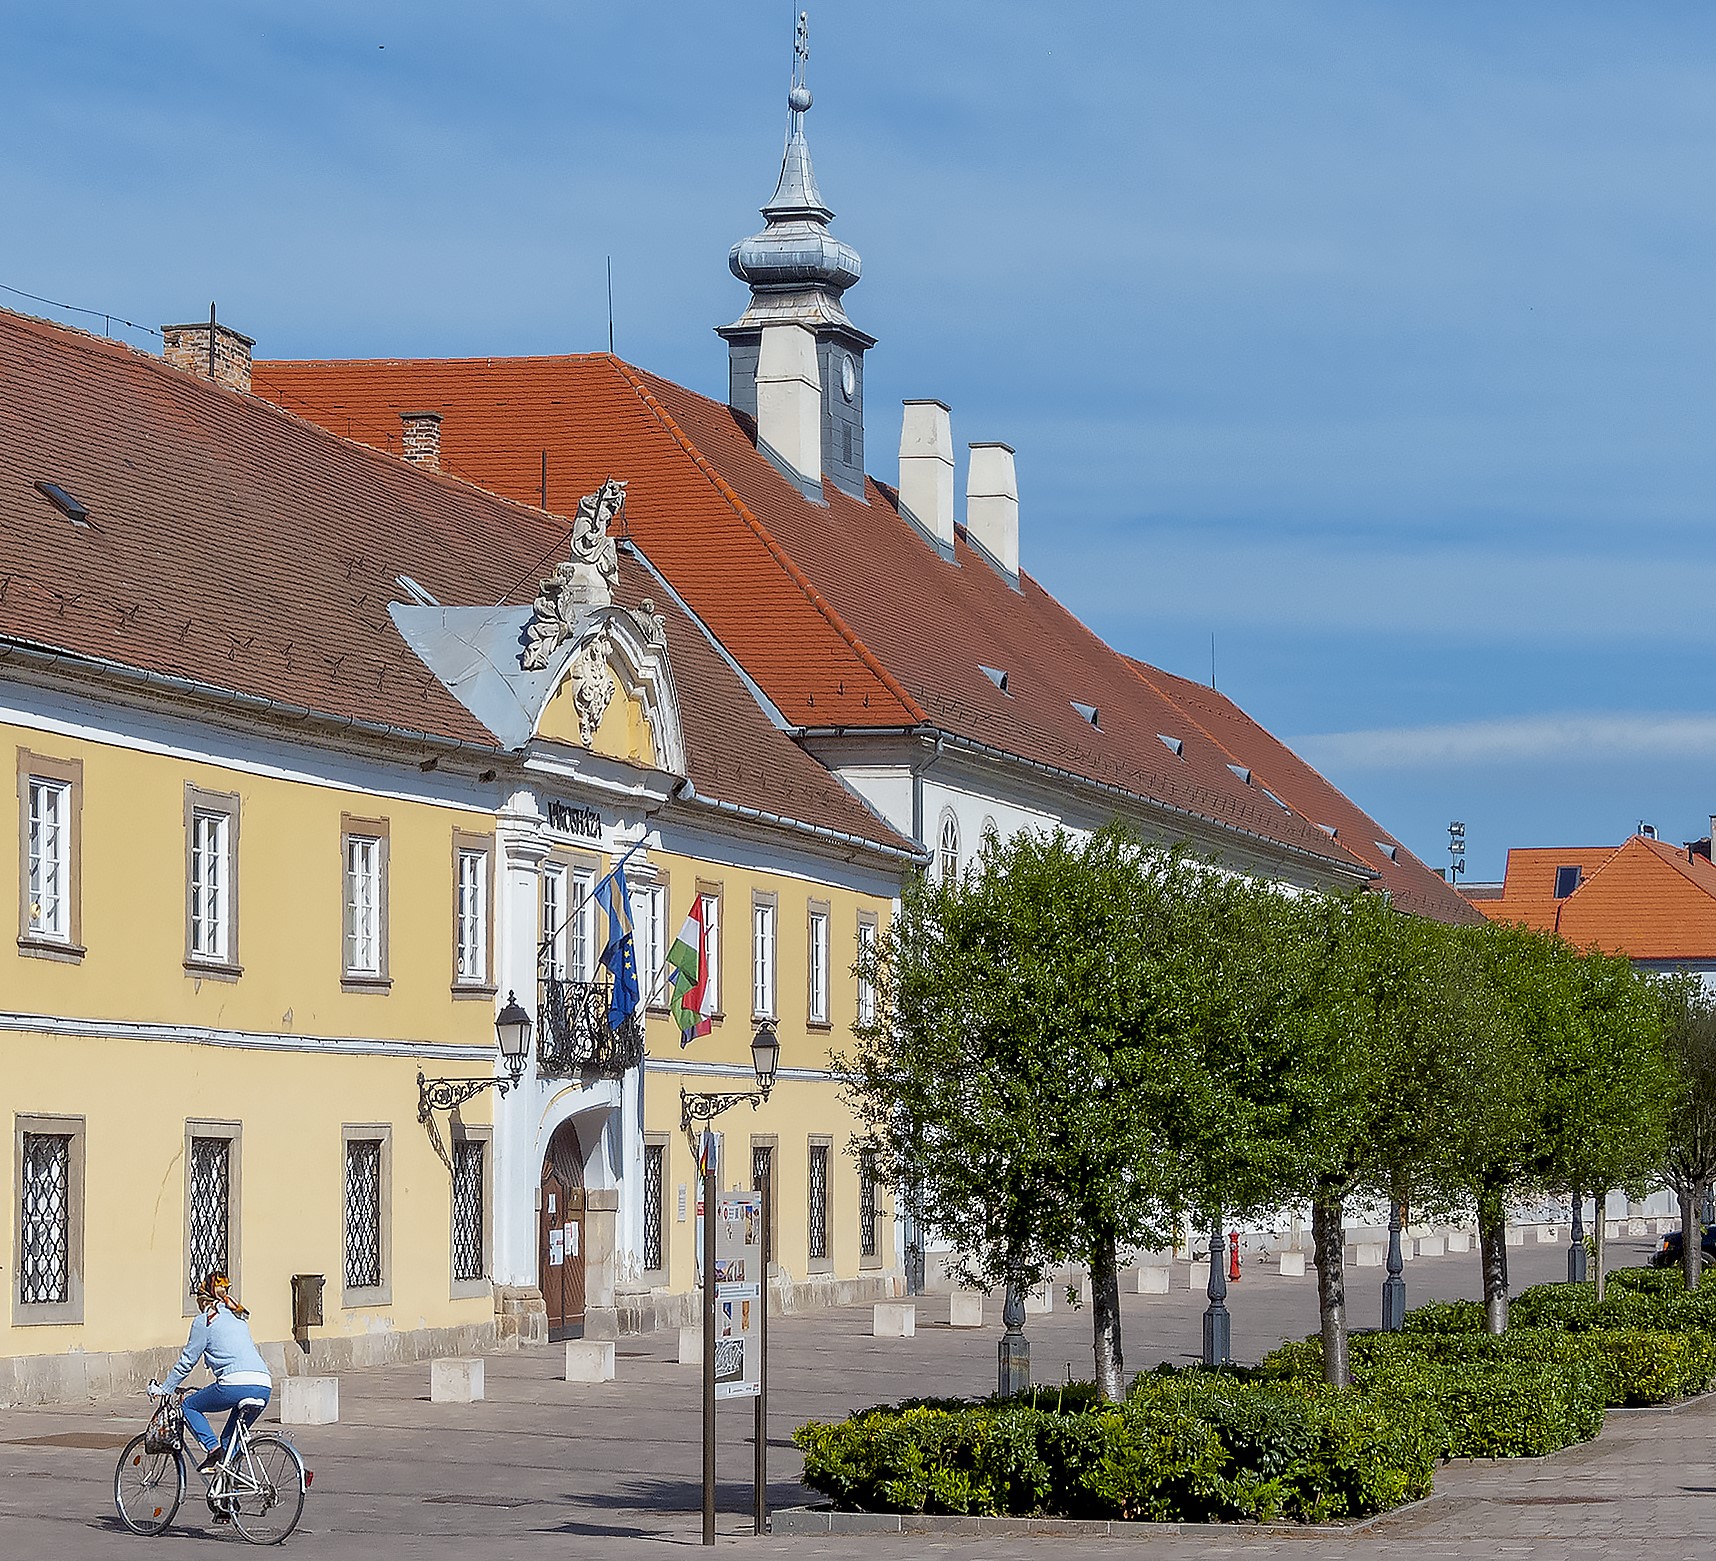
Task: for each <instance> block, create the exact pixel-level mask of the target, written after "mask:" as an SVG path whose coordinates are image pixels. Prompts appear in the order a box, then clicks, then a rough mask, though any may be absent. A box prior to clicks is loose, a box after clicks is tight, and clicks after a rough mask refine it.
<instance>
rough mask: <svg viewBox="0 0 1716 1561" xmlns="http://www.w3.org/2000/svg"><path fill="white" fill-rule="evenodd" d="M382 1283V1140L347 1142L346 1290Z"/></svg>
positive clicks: (368, 1139) (377, 1285)
mask: <svg viewBox="0 0 1716 1561" xmlns="http://www.w3.org/2000/svg"><path fill="white" fill-rule="evenodd" d="M380 1284H381V1140H380V1139H379V1138H352V1139H348V1140H347V1141H346V1289H348V1290H373V1289H376V1288H378V1287H379V1286H380Z"/></svg>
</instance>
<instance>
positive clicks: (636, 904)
mask: <svg viewBox="0 0 1716 1561" xmlns="http://www.w3.org/2000/svg"><path fill="white" fill-rule="evenodd" d="M631 891H632V937H633V941H634V946H635V947H636V949H637V961H638V985H639V987H640V988H641V989H642V992H641V995H642V997H643V1000H644V1002H645V1003H646V1004H647V1005H648V1006H649V1007H651V1008H658V1009H665V1008H666V1007H667V986H666V984H665V983H664V982H663V981H662V979H661V973H662V969H663V967H665V966H666V964H667V906H668V896H667V885H666V884H665V883H663V882H661V881H660V880H659V879H643V880H640V881H639V882H637V883H634V884H632V886H631Z"/></svg>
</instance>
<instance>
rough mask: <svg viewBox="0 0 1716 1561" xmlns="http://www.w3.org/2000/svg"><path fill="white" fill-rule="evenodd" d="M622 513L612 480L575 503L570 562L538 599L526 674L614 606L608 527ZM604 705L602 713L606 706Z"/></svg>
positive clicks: (614, 560)
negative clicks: (594, 614) (590, 616)
mask: <svg viewBox="0 0 1716 1561" xmlns="http://www.w3.org/2000/svg"><path fill="white" fill-rule="evenodd" d="M625 507H626V485H625V484H624V483H623V482H616V481H615V480H614V479H613V478H612V477H610V478H609V479H608V480H607V481H606V482H604V483H603V484H602V486H601V487H600V488H598V489H597V490H596V491H595V492H594V493H586V494H585V495H584V497H583V498H581V499H580V500H579V501H578V513H577V514H576V515H575V516H573V518H572V541H571V548H570V557H568V558H567V560H566V561H565V562H564V563H562V564H558V565H556V566H555V570H554V573H553V574H551V575H550V576H549V577H548V578H547V579H546V580H544V581H543V582H542V585H541V587H540V588H539V589H538V591H537V593H536V602H535V616H534V617H533V618H532V619H531V623H530V629H529V636H530V643H529V644H527V645H526V646H525V648H524V657H523V666H524V669H525V671H527V672H539V671H541V670H542V668H544V667H546V666H547V665H548V663H549V660H550V659H551V658H552V657H553V655H554V652H555V651H556V650H558V649H559V648H560V646H561V645H562V644H563V643H564V642H565V641H566V640H568V639H570V638H571V637H572V636H573V635H575V634H576V633H577V632H578V620H579V618H580V616H582V615H585V614H587V613H589V612H590V611H591V610H592V609H594V608H597V607H611V606H613V603H614V587H615V586H616V585H617V584H618V583H619V578H620V557H619V550H618V548H616V547H615V545H614V539H613V538H612V537H610V536H609V535H608V527H609V526H611V525H612V524H613V522H614V521H615V520H616V519H617V518H618V517H619V516H620V515H621V514H623V513H624V511H625ZM602 704H603V707H604V708H606V705H607V700H606V699H604V700H603V701H602ZM598 719H600V718H599V717H598ZM585 741H586V742H588V741H589V739H588V738H586V739H585Z"/></svg>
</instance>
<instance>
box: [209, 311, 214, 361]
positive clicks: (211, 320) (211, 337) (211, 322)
mask: <svg viewBox="0 0 1716 1561" xmlns="http://www.w3.org/2000/svg"><path fill="white" fill-rule="evenodd" d="M214 339H215V306H214V303H213V301H212V300H211V302H210V303H209V378H210V379H213V378H214V377H215V371H214V358H215V354H214Z"/></svg>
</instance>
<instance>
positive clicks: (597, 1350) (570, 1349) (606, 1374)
mask: <svg viewBox="0 0 1716 1561" xmlns="http://www.w3.org/2000/svg"><path fill="white" fill-rule="evenodd" d="M566 1380H567V1381H568V1382H612V1381H613V1380H614V1341H613V1340H612V1339H568V1340H567V1341H566Z"/></svg>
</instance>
